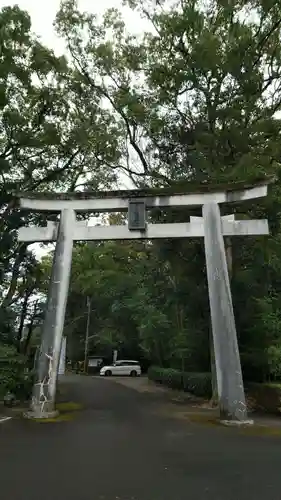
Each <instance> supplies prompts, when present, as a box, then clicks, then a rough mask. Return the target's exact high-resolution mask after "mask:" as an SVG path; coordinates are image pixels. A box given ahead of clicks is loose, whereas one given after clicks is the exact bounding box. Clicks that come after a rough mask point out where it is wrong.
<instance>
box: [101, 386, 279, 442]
mask: <svg viewBox="0 0 281 500" xmlns="http://www.w3.org/2000/svg"><path fill="white" fill-rule="evenodd" d="M108 380H110V381H112V382H114V383H116V384H120V385H122V386H125V387H128V388H130V389H133V390H135V391H137V392H139V393H146V394H151V395H153V394H154V395H157V396H161V397H160V400H161V402H162V404H161V402H160V404H159V405H158V408H157V413H159V412H160V413H161V414H162V415H163V416H172V417H175V418H179V419H185V420H192V421H196V422H198V423H200V422H202V423H204V422H209V423H210V422H212V421H213V422H215V421H216V420H218V419H219V413H218V408H214V407H212V406H211V405H210V402H209V401H207V400H204V399H202V398H198V397H195V396H194V395H192V394H190V393H185V392H182V391H176V390H173V389H169V388H167V387H163V386H160V385H157V384H155V383H154V382H152V381H150V380H148V378H147V377H146V376H142V377H138V378H129V377H111V378H110V379H108ZM157 399H158V398H157ZM249 418H250V419H253V420H254V423H255V425H254V427H255V428H257V427H258V428H271V429H273V431H274V429H276V433H277V434H278V435H279V434H280V433H281V416H280V417H278V416H274V415H273V416H272V415H267V414H260V413H255V412H253V411H251V410H250V411H249ZM273 434H274V432H273Z"/></svg>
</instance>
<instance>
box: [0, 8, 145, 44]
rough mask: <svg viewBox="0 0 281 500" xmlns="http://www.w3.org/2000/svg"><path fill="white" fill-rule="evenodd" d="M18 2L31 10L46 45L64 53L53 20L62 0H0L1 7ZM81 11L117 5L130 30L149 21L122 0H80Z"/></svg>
mask: <svg viewBox="0 0 281 500" xmlns="http://www.w3.org/2000/svg"><path fill="white" fill-rule="evenodd" d="M15 4H17V5H18V6H19V7H20V8H21V9H23V10H26V11H28V12H29V14H30V16H31V20H32V30H33V31H34V32H35V33H36V34H37V35H39V36H40V37H41V38H42V41H43V42H44V44H45V45H47V46H49V47H51V48H52V49H54V50H55V51H56V53H57V54H59V53H62V52H63V50H64V45H63V43H62V41H61V40H59V39H58V37H56V35H55V32H54V29H53V26H52V25H53V22H54V19H55V15H56V13H57V11H58V10H59V6H60V0H14V1H13V0H0V8H2V7H5V6H7V5H15ZM78 5H79V8H80V10H81V11H88V12H93V13H96V14H102V13H103V12H104V11H105V10H107V9H109V8H111V7H116V8H118V9H119V10H120V11H122V14H123V17H124V21H125V22H126V26H127V29H128V31H130V32H132V33H140V32H142V31H143V30H144V29H145V27H147V23H146V22H145V20H143V19H141V18H140V16H139V15H138V14H137V13H135V12H132V11H130V9H128V8H125V7H123V6H122V0H102V1H100V2H99V1H97V0H78Z"/></svg>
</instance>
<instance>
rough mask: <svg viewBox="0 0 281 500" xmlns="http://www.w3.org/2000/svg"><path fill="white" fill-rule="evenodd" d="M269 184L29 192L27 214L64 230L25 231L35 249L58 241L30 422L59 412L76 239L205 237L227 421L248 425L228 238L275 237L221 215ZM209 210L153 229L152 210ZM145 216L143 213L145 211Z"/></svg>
mask: <svg viewBox="0 0 281 500" xmlns="http://www.w3.org/2000/svg"><path fill="white" fill-rule="evenodd" d="M266 194H267V185H266V183H260V185H256V186H250V187H244V188H242V189H241V187H239V188H238V187H236V188H235V185H234V186H232V190H231V191H229V190H228V191H222V190H219V189H217V191H216V190H213V191H212V192H207V193H206V192H204V193H202V192H199V193H193V194H187V193H174V194H172V195H171V194H170V193H169V194H167V192H166V191H165V189H161V190H159V191H158V193H157V194H155V190H147V191H146V192H140V191H136V190H134V191H118V192H105V193H100V194H99V196H97V195H94V194H91V193H87V194H85V193H82V194H80V196H79V194H78V195H77V194H74V193H68V194H64V195H61V196H60V195H56V194H54V195H49V194H47V195H46V194H43V195H42V194H41V198H39V196H40V195H39V194H37V195H35V196H38V198H37V199H36V198H34V195H33V194H25V196H24V197H22V198H21V200H20V205H21V208H22V209H26V210H34V211H37V212H42V211H48V212H59V213H60V222H59V224H57V223H53V222H48V224H47V226H46V227H23V228H21V229H20V230H19V234H18V239H19V241H25V242H29V243H34V242H39V241H42V242H43V241H44V242H50V241H56V249H55V255H54V262H53V269H52V276H51V280H50V288H49V294H48V300H47V309H46V315H45V320H44V325H43V331H42V341H41V349H40V356H39V362H38V369H37V379H36V381H35V385H34V389H33V396H32V402H31V409H30V412H29V413H28V416H29V417H30V418H50V417H53V416H54V415H55V414H56V408H55V396H56V382H57V373H58V365H59V357H60V350H61V343H62V336H63V325H64V317H65V308H66V302H67V294H68V285H69V276H70V269H71V256H72V247H73V242H74V241H100V240H126V239H127V240H133V239H149V240H151V239H159V238H185V237H188V238H190V237H203V238H204V244H205V255H206V266H207V278H208V289H209V301H210V309H211V320H212V332H213V338H214V351H215V361H216V374H217V381H218V396H219V407H220V418H221V420H222V421H223V422H226V423H236V424H237V423H238V424H239V423H243V424H245V423H248V422H249V421H248V417H247V408H246V403H245V395H244V387H243V379H242V372H241V364H240V356H239V350H238V344H237V335H236V328H235V320H234V314H233V307H232V298H231V291H230V284H229V277H228V270H227V264H226V256H225V248H224V241H223V236H239V235H243V236H245V235H264V234H268V232H269V231H268V223H267V220H243V221H236V220H235V219H234V215H229V216H225V217H221V216H220V210H219V204H220V203H232V202H241V201H244V200H248V199H253V198H259V197H262V196H266ZM184 206H203V217H191V218H190V222H189V223H174V224H147V223H146V217H145V214H146V210H149V209H151V208H153V207H159V208H164V207H184ZM114 211H115V212H126V211H129V226H126V225H124V226H114V225H113V226H94V227H90V226H87V223H86V222H84V221H83V222H79V221H77V220H76V212H92V213H96V212H114ZM137 212H138V213H137Z"/></svg>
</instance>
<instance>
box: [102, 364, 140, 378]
mask: <svg viewBox="0 0 281 500" xmlns="http://www.w3.org/2000/svg"><path fill="white" fill-rule="evenodd" d="M100 375H104V376H105V377H110V376H111V375H121V376H125V375H128V376H130V377H137V376H139V375H141V367H140V364H139V362H138V361H131V360H120V361H116V363H114V364H113V365H108V366H103V367H102V368H101V370H100Z"/></svg>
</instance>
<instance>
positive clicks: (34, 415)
mask: <svg viewBox="0 0 281 500" xmlns="http://www.w3.org/2000/svg"><path fill="white" fill-rule="evenodd" d="M58 415H59V411H58V410H54V411H40V409H38V411H36V410H30V411H27V412H26V413H24V414H23V416H24V417H25V418H28V419H33V420H47V419H53V418H56V417H58Z"/></svg>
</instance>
